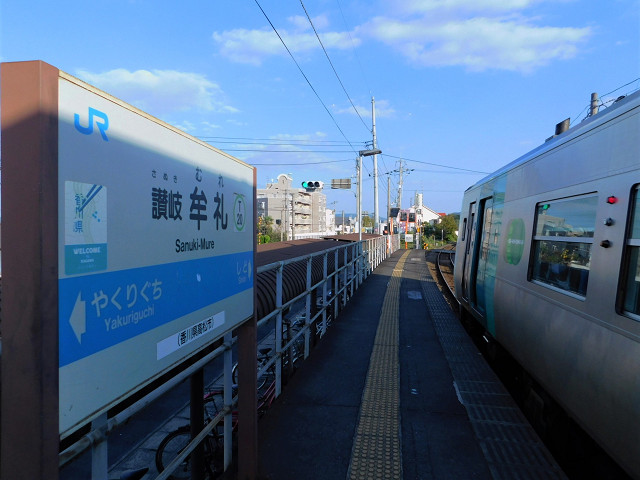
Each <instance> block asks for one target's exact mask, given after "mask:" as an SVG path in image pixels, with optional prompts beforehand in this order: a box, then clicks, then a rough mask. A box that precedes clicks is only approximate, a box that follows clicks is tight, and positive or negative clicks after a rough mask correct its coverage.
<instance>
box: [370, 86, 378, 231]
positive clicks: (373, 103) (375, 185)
mask: <svg viewBox="0 0 640 480" xmlns="http://www.w3.org/2000/svg"><path fill="white" fill-rule="evenodd" d="M371 117H372V126H373V128H372V133H373V150H376V149H377V148H378V145H377V143H376V142H377V139H376V100H375V98H373V97H371ZM378 213H379V212H378V155H377V154H376V155H374V156H373V233H378V218H379V214H378Z"/></svg>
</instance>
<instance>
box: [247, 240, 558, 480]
mask: <svg viewBox="0 0 640 480" xmlns="http://www.w3.org/2000/svg"><path fill="white" fill-rule="evenodd" d="M258 429H259V478H260V479H261V480H287V479H296V480H298V479H317V480H322V479H331V480H333V479H345V478H346V479H348V480H355V479H367V480H369V479H385V480H390V479H406V480H409V479H411V480H413V479H448V480H451V479H465V480H468V479H492V478H493V479H563V478H566V477H565V476H564V474H563V472H562V471H561V469H560V468H559V467H558V466H557V465H556V463H555V462H554V460H553V458H552V457H551V455H550V454H549V453H548V451H547V449H546V448H545V447H544V445H543V444H542V443H541V441H540V440H539V438H538V436H537V435H536V434H535V432H534V431H533V429H532V428H531V426H530V425H529V423H528V422H527V420H526V419H525V418H524V416H523V415H522V414H521V412H520V410H519V409H518V407H517V406H516V405H515V403H514V402H513V400H512V399H511V397H510V396H509V394H508V393H507V392H506V390H505V389H504V387H503V386H502V384H501V383H500V381H499V380H498V379H497V377H496V376H495V374H494V373H493V371H492V370H491V369H490V367H489V366H488V365H487V364H486V362H485V361H484V358H483V357H482V356H481V355H480V353H479V352H478V350H477V349H476V347H475V345H474V344H473V342H472V341H471V340H470V339H469V338H468V336H467V334H466V332H465V331H464V329H463V328H462V327H461V325H460V324H459V322H458V320H457V318H456V317H455V315H454V314H453V313H452V312H451V309H450V308H449V306H448V304H447V303H446V300H445V299H444V298H443V296H442V294H441V293H440V291H439V290H438V288H437V286H436V284H435V282H434V281H433V280H432V278H431V276H430V274H429V272H428V268H427V263H426V260H425V252H424V251H423V250H400V251H398V252H395V253H394V254H393V255H392V256H391V257H390V258H388V259H387V260H385V261H384V262H383V263H382V264H381V265H380V266H378V268H377V269H376V270H375V272H374V273H373V274H372V275H370V276H369V278H368V279H367V281H366V282H364V284H363V286H362V287H361V288H360V289H359V290H358V291H357V292H356V294H355V295H354V297H353V298H352V299H351V300H350V302H349V303H348V305H347V306H346V307H345V309H344V310H343V311H342V312H341V313H340V315H339V317H338V318H337V319H336V320H335V321H334V322H333V324H332V326H331V328H330V329H329V330H328V332H327V334H326V337H325V338H324V339H323V341H322V342H320V343H319V344H318V346H317V347H316V348H315V349H314V351H313V352H312V355H311V356H310V357H309V358H308V359H307V360H306V361H305V362H304V364H303V365H302V367H301V368H300V370H299V371H298V372H297V373H296V374H295V375H294V376H293V377H292V378H291V379H290V380H289V383H288V384H287V387H286V388H285V389H284V390H283V393H282V395H281V396H280V397H279V398H278V399H277V400H276V402H274V404H273V405H272V407H271V408H270V409H269V411H268V412H267V413H266V415H265V416H264V417H263V418H262V419H261V420H260V422H259V425H258Z"/></svg>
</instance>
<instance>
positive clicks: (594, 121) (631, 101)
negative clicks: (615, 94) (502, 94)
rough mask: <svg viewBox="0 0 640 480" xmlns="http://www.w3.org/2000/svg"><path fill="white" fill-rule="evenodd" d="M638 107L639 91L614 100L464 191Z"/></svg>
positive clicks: (639, 103)
mask: <svg viewBox="0 0 640 480" xmlns="http://www.w3.org/2000/svg"><path fill="white" fill-rule="evenodd" d="M638 107H640V91H637V92H634V93H632V94H630V95H626V96H623V97H619V98H618V99H616V101H615V102H613V104H612V105H611V106H609V107H607V108H606V109H604V110H603V111H601V112H598V113H597V114H595V115H591V116H589V117H587V118H586V119H585V120H583V121H581V122H580V123H578V124H577V125H576V126H573V127H571V128H569V129H568V130H567V131H565V132H563V133H561V134H559V135H554V136H553V137H551V138H549V139H547V141H545V142H544V143H543V144H542V145H540V146H538V147H536V148H534V149H533V150H531V151H529V152H527V153H525V154H524V155H522V156H521V157H519V158H517V159H516V160H514V161H512V162H511V163H508V164H507V165H505V166H504V167H502V168H499V169H498V170H496V171H495V172H493V173H491V174H489V175H487V176H486V177H484V178H483V179H481V180H479V181H478V182H476V183H475V184H473V185H471V186H470V187H469V188H467V190H465V191H469V190H472V189H474V188H476V187H478V186H480V185H483V184H484V183H486V182H488V181H490V180H492V179H494V178H497V177H499V176H500V175H503V174H505V173H506V172H508V171H510V170H512V169H514V168H516V167H518V166H520V165H523V164H525V163H527V162H529V161H531V160H533V159H535V158H536V157H538V156H539V155H541V154H543V153H545V152H548V151H550V150H553V149H554V148H557V147H558V146H560V145H562V144H564V143H566V142H568V141H569V140H571V139H573V138H576V137H578V136H580V135H582V134H584V133H586V132H588V131H590V130H591V129H593V128H595V127H596V126H598V125H601V124H603V123H606V122H607V121H609V120H611V119H612V118H615V117H617V116H619V115H621V114H623V113H625V112H627V111H629V110H632V109H634V108H638Z"/></svg>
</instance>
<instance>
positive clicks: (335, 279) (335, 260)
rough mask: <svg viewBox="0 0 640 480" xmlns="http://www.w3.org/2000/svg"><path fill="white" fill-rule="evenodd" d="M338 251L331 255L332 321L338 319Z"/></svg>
mask: <svg viewBox="0 0 640 480" xmlns="http://www.w3.org/2000/svg"><path fill="white" fill-rule="evenodd" d="M338 257H339V255H338V249H337V248H336V249H335V250H334V255H333V319H334V320H335V319H336V318H337V317H338V303H339V302H338V298H339V297H338V288H339V287H340V276H339V274H338Z"/></svg>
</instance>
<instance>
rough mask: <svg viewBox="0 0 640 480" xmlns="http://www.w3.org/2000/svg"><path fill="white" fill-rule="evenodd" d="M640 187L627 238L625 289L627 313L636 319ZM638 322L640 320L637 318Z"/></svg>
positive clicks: (639, 288) (639, 308)
mask: <svg viewBox="0 0 640 480" xmlns="http://www.w3.org/2000/svg"><path fill="white" fill-rule="evenodd" d="M639 189H640V187H636V189H635V192H634V197H635V198H634V202H633V205H632V212H631V226H630V229H629V238H627V252H626V255H627V257H626V258H627V261H626V265H627V267H628V270H627V274H626V282H625V287H624V304H623V308H624V310H625V312H627V313H630V314H632V315H633V316H634V318H636V316H640V194H639ZM636 320H640V317H637V318H636Z"/></svg>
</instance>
